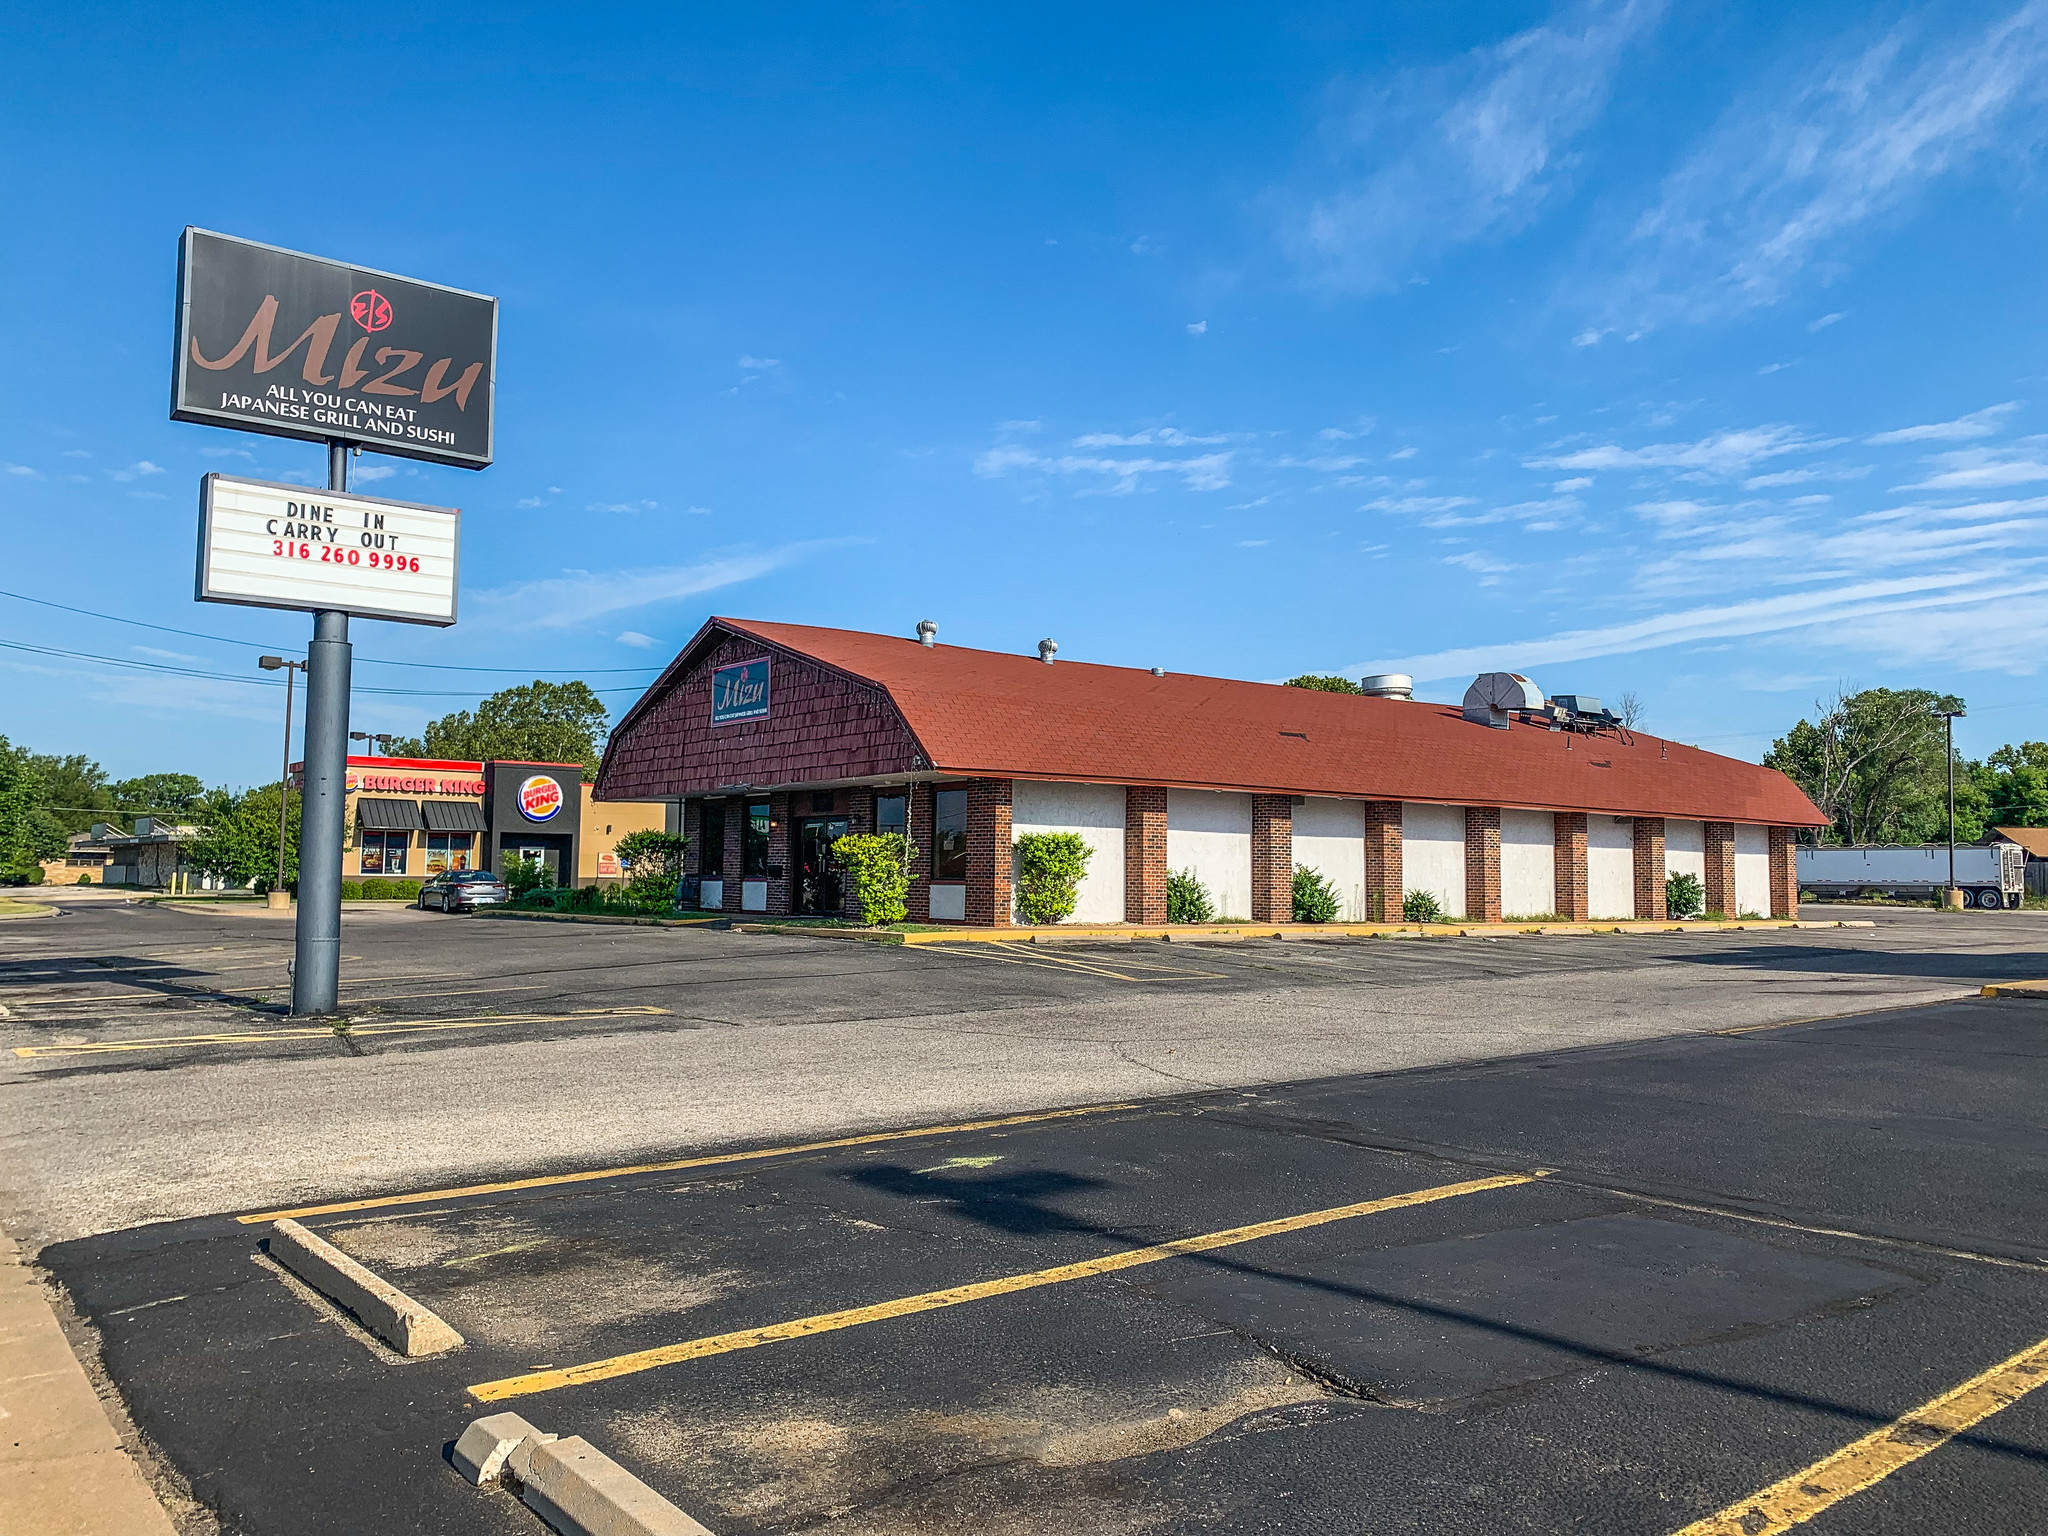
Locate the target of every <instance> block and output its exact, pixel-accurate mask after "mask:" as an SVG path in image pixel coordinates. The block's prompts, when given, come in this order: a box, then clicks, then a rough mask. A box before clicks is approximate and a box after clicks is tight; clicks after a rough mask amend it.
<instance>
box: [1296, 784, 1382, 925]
mask: <svg viewBox="0 0 2048 1536" xmlns="http://www.w3.org/2000/svg"><path fill="white" fill-rule="evenodd" d="M1294 862H1295V863H1296V864H1298V865H1306V866H1307V867H1308V868H1310V869H1313V870H1317V871H1320V872H1321V874H1322V876H1323V878H1324V879H1325V880H1328V881H1329V882H1330V884H1332V885H1334V886H1335V887H1336V888H1337V894H1338V895H1339V896H1340V897H1342V898H1343V902H1344V905H1343V907H1342V908H1341V909H1339V911H1338V914H1337V915H1338V916H1339V917H1341V918H1343V919H1344V920H1345V921H1347V922H1354V923H1358V922H1364V921H1365V802H1364V801H1363V800H1325V799H1320V798H1318V797H1316V796H1314V795H1311V796H1309V797H1308V799H1306V800H1305V801H1303V803H1302V804H1300V805H1297V806H1296V807H1295V808H1294Z"/></svg>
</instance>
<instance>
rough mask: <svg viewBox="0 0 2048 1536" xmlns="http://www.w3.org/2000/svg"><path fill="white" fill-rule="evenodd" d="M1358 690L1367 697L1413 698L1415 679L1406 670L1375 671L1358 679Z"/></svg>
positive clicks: (1411, 699)
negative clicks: (1369, 675)
mask: <svg viewBox="0 0 2048 1536" xmlns="http://www.w3.org/2000/svg"><path fill="white" fill-rule="evenodd" d="M1358 691H1359V692H1360V693H1362V694H1364V695H1365V696H1366V697H1367V698H1368V699H1408V700H1410V701H1411V702H1412V701H1413V700H1414V698H1415V679H1414V678H1412V677H1410V676H1409V675H1408V674H1407V673H1406V672H1375V673H1374V674H1373V675H1372V676H1371V677H1361V678H1360V679H1359V680H1358Z"/></svg>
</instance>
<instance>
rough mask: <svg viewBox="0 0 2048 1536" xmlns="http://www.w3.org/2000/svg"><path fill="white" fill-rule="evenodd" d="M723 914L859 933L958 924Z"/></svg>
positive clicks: (938, 929)
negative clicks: (849, 929) (853, 930)
mask: <svg viewBox="0 0 2048 1536" xmlns="http://www.w3.org/2000/svg"><path fill="white" fill-rule="evenodd" d="M705 915H706V916H707V917H711V916H717V915H719V914H716V913H706V914H705ZM724 915H725V916H727V917H730V918H731V919H732V920H733V921H734V922H736V923H764V924H766V923H772V924H774V925H775V926H776V927H777V928H852V929H855V930H857V931H859V932H861V933H951V932H952V931H953V930H954V929H955V928H956V927H958V926H959V925H958V924H957V923H908V922H905V923H856V922H854V921H853V920H852V919H851V918H845V917H770V916H769V915H768V914H767V913H765V912H728V913H725V914H724Z"/></svg>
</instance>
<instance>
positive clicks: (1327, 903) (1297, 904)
mask: <svg viewBox="0 0 2048 1536" xmlns="http://www.w3.org/2000/svg"><path fill="white" fill-rule="evenodd" d="M1343 905H1344V903H1343V900H1342V898H1340V897H1339V896H1338V895H1337V887H1336V886H1334V885H1332V884H1331V883H1330V882H1329V881H1328V880H1326V879H1325V878H1323V872H1322V871H1321V870H1319V869H1310V868H1309V867H1308V866H1307V865H1306V864H1297V865H1295V866H1294V920H1295V921H1296V922H1297V923H1334V922H1335V921H1337V913H1338V912H1339V911H1340V910H1342V908H1343Z"/></svg>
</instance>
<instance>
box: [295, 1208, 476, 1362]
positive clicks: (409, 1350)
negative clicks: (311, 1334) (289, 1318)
mask: <svg viewBox="0 0 2048 1536" xmlns="http://www.w3.org/2000/svg"><path fill="white" fill-rule="evenodd" d="M267 1246H268V1248H269V1252H270V1256H271V1257H272V1258H273V1259H275V1260H277V1262H278V1263H280V1264H282V1265H283V1266H284V1267H285V1268H286V1269H288V1270H290V1271H291V1272H292V1273H293V1274H295V1275H297V1276H298V1277H299V1278H300V1279H301V1280H303V1281H305V1282H306V1284H308V1285H310V1286H311V1287H313V1289H314V1290H316V1291H318V1292H319V1293H320V1294H321V1295H322V1296H325V1297H326V1298H327V1299H328V1300H329V1301H332V1302H334V1303H335V1304H336V1305H337V1306H339V1307H342V1308H343V1309H345V1310H346V1311H348V1312H350V1313H351V1314H353V1315H354V1317H355V1318H356V1320H357V1321H358V1322H360V1323H361V1324H362V1325H363V1326H364V1327H365V1328H367V1329H369V1330H370V1332H372V1333H374V1334H376V1335H377V1337H378V1338H380V1339H382V1340H383V1341H384V1342H385V1343H386V1344H389V1345H390V1346H391V1347H392V1348H393V1349H395V1350H397V1351H398V1352H399V1353H400V1354H401V1355H405V1356H407V1357H408V1358H415V1357H418V1356H420V1355H438V1354H440V1353H441V1352H442V1351H444V1350H450V1349H455V1348H458V1347H459V1346H460V1345H461V1343H462V1335H461V1334H459V1333H457V1332H456V1331H455V1330H454V1329H453V1328H450V1327H449V1326H448V1325H447V1324H446V1323H444V1322H442V1321H441V1319H440V1318H438V1317H436V1316H435V1315H434V1314H433V1313H432V1312H430V1311H428V1310H427V1309H426V1308H425V1307H423V1306H421V1305H420V1304H419V1303H418V1302H416V1301H414V1300H413V1299H412V1298H411V1297H410V1296H408V1295H406V1294H405V1292H403V1291H401V1290H399V1289H398V1288H397V1287H396V1286H394V1285H392V1284H390V1283H389V1282H387V1281H385V1280H382V1279H379V1278H378V1277H377V1276H376V1275H374V1274H372V1273H371V1272H370V1271H369V1270H367V1269H365V1268H363V1266H362V1265H360V1264H358V1263H357V1262H356V1261H355V1260H354V1259H352V1258H350V1257H349V1256H348V1255H347V1254H345V1253H343V1252H342V1251H341V1250H340V1249H339V1248H337V1247H335V1246H334V1245H333V1244H332V1243H330V1242H328V1241H327V1240H326V1239H324V1238H321V1237H316V1236H314V1235H313V1234H312V1233H311V1232H308V1231H307V1230H306V1229H305V1228H304V1227H302V1226H300V1225H299V1224H298V1223H297V1222H296V1221H291V1220H283V1221H278V1222H273V1223H272V1224H271V1228H270V1241H269V1243H268V1245H267Z"/></svg>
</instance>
